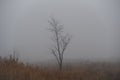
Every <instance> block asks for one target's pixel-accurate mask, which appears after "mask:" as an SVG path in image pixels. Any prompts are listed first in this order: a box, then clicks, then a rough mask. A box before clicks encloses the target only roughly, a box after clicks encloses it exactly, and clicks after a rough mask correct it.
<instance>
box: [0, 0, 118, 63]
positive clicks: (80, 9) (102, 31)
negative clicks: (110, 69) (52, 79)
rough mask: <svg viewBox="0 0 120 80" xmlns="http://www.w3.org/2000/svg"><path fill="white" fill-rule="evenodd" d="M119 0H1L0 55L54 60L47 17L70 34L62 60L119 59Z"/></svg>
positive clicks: (32, 59)
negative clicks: (14, 51)
mask: <svg viewBox="0 0 120 80" xmlns="http://www.w3.org/2000/svg"><path fill="white" fill-rule="evenodd" d="M119 4H120V1H119V0H59V1H57V0H11V1H9V0H3V1H0V12H1V13H0V39H1V40H0V56H8V55H9V54H12V52H13V49H15V50H16V54H17V56H18V57H19V58H20V59H21V60H25V61H47V60H48V61H49V60H54V59H55V58H54V56H53V55H51V54H50V50H49V48H50V47H51V36H52V34H51V33H50V31H48V28H49V27H50V25H49V24H48V20H50V18H51V17H55V19H56V20H58V22H59V23H60V24H64V31H65V33H69V34H70V35H72V39H71V42H70V44H69V46H68V48H67V50H66V52H65V56H64V59H69V60H75V59H91V60H97V59H98V60H111V59H113V60H114V59H117V58H120V35H119V34H120V32H119V31H120V9H119V8H120V6H119Z"/></svg>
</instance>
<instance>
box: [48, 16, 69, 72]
mask: <svg viewBox="0 0 120 80" xmlns="http://www.w3.org/2000/svg"><path fill="white" fill-rule="evenodd" d="M48 23H49V24H50V28H49V30H50V31H51V32H52V34H53V37H52V40H53V43H54V44H53V45H52V48H50V50H51V53H52V54H53V55H54V57H55V58H56V60H57V63H58V66H59V70H60V71H61V70H62V66H63V55H64V53H65V50H66V48H67V46H68V44H69V42H70V40H71V36H70V35H66V34H63V29H64V28H63V25H61V24H59V22H58V21H56V20H55V19H54V18H51V19H50V20H49V21H48Z"/></svg>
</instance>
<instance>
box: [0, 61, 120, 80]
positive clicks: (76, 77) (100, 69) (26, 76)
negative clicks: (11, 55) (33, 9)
mask: <svg viewBox="0 0 120 80" xmlns="http://www.w3.org/2000/svg"><path fill="white" fill-rule="evenodd" d="M0 80H120V65H118V64H106V63H91V64H81V65H80V66H76V67H72V68H69V66H68V68H64V69H63V70H62V71H61V72H60V71H58V70H57V69H55V68H49V69H45V68H41V67H35V66H30V65H25V64H23V63H20V62H18V61H15V60H11V59H0Z"/></svg>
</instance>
